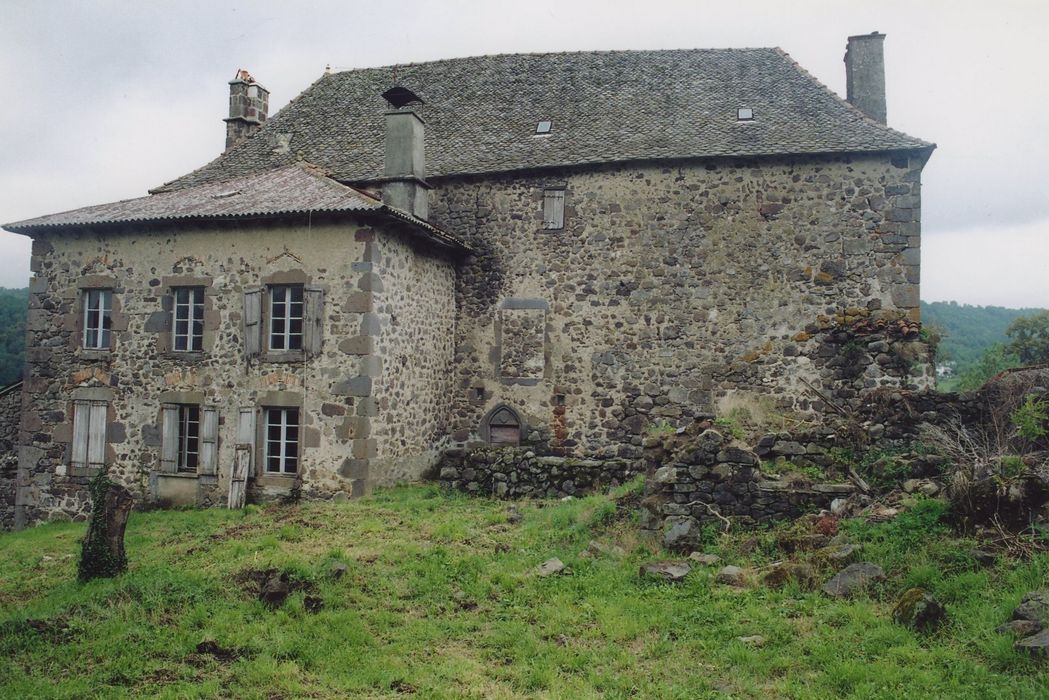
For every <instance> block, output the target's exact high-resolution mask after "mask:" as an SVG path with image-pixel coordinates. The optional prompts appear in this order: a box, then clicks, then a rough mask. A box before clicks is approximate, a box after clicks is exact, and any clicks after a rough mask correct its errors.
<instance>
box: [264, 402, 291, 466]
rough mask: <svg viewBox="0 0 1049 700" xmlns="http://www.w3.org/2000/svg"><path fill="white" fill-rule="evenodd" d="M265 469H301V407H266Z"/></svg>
mask: <svg viewBox="0 0 1049 700" xmlns="http://www.w3.org/2000/svg"><path fill="white" fill-rule="evenodd" d="M263 414H264V415H265V420H266V423H265V431H266V432H265V440H266V454H265V471H266V473H267V474H295V473H296V472H297V471H298V469H299V409H297V408H266V409H263Z"/></svg>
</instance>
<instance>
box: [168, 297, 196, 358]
mask: <svg viewBox="0 0 1049 700" xmlns="http://www.w3.org/2000/svg"><path fill="white" fill-rule="evenodd" d="M172 297H173V300H172V301H173V305H174V313H172V315H171V318H172V328H171V338H172V345H171V347H172V349H173V350H175V351H176V352H200V351H201V350H203V349H204V288H203V287H174V288H173V289H172Z"/></svg>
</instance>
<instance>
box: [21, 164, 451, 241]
mask: <svg viewBox="0 0 1049 700" xmlns="http://www.w3.org/2000/svg"><path fill="white" fill-rule="evenodd" d="M307 212H312V213H314V214H318V213H347V212H362V213H363V212H374V213H377V214H381V215H385V216H390V217H393V218H396V219H399V220H401V221H404V222H407V223H408V224H410V225H411V226H413V227H414V228H415V229H416V230H417V231H418V232H420V233H421V234H422V235H423V236H424V237H425V238H427V239H429V240H430V241H431V242H434V243H437V244H439V245H442V246H445V247H448V248H452V249H455V250H458V251H468V250H469V248H468V247H467V246H466V245H465V244H463V243H462V242H461V241H460V240H458V239H457V238H455V237H454V236H452V235H451V234H449V233H446V232H445V231H442V230H441V229H438V228H437V227H435V226H432V225H431V224H429V223H427V222H425V221H423V220H422V219H418V218H416V217H414V216H412V215H411V214H408V213H407V212H404V211H401V210H399V209H394V208H393V207H389V206H387V205H385V204H383V203H382V201H381V200H379V199H376V198H375V197H372V196H371V195H368V194H366V193H364V192H361V191H360V190H356V189H354V188H352V187H347V186H346V185H343V184H341V183H338V182H336V181H335V180H333V179H331V178H330V177H327V176H326V174H325V172H324V171H323V170H321V169H320V168H317V167H316V166H313V165H311V164H307V163H296V164H292V165H288V166H284V167H281V168H277V169H274V170H268V171H264V172H261V173H254V174H250V175H244V176H240V177H235V178H232V179H227V180H225V181H222V182H209V183H205V184H200V185H195V186H192V187H187V188H184V189H180V190H178V191H172V192H163V193H159V194H154V195H149V196H146V197H139V198H137V199H126V200H123V201H120V202H113V203H111V204H99V205H96V206H91V207H83V208H81V209H74V210H72V211H67V212H63V213H60V214H48V215H47V216H41V217H38V218H35V219H26V220H25V221H18V222H15V223H11V224H5V225H4V228H6V229H7V230H9V231H13V232H15V233H33V232H36V231H39V230H40V229H50V228H60V227H72V226H98V225H111V224H135V223H147V222H149V223H151V222H172V221H215V220H233V219H245V218H259V217H279V216H287V215H292V214H305V213H307Z"/></svg>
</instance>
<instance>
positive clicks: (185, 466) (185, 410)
mask: <svg viewBox="0 0 1049 700" xmlns="http://www.w3.org/2000/svg"><path fill="white" fill-rule="evenodd" d="M177 460H178V461H177V468H178V470H179V471H180V472H195V471H197V465H198V464H199V462H200V406H197V405H196V404H183V405H180V406H179V407H178V457H177Z"/></svg>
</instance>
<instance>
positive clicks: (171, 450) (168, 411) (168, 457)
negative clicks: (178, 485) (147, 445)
mask: <svg viewBox="0 0 1049 700" xmlns="http://www.w3.org/2000/svg"><path fill="white" fill-rule="evenodd" d="M160 471H162V472H164V473H167V474H174V473H175V472H176V471H178V406H176V405H175V404H170V403H166V404H163V405H162V406H161V407H160Z"/></svg>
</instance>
